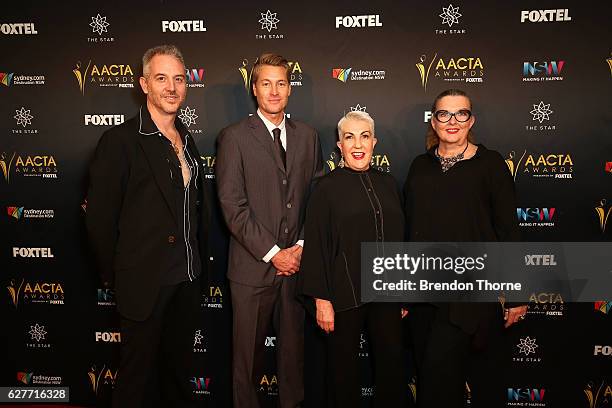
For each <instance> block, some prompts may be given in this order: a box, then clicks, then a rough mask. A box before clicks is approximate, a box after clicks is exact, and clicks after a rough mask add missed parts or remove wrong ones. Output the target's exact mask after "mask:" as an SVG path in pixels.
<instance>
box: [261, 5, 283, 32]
mask: <svg viewBox="0 0 612 408" xmlns="http://www.w3.org/2000/svg"><path fill="white" fill-rule="evenodd" d="M259 14H261V18H260V19H259V23H261V29H262V30H268V32H270V31H272V29H275V30H276V29H277V28H278V27H277V26H276V24H278V22H279V21H280V20H279V19H278V18H276V13H272V12H271V11H270V10H268V11H266V12H265V13H259Z"/></svg>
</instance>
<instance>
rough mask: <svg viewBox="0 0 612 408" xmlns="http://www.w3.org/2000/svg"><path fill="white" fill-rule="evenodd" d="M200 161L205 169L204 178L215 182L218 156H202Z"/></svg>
mask: <svg viewBox="0 0 612 408" xmlns="http://www.w3.org/2000/svg"><path fill="white" fill-rule="evenodd" d="M200 160H201V163H202V167H203V172H204V178H207V179H211V180H214V178H215V163H216V162H217V156H215V155H214V154H209V155H206V156H200Z"/></svg>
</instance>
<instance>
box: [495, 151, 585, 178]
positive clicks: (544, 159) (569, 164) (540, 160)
mask: <svg viewBox="0 0 612 408" xmlns="http://www.w3.org/2000/svg"><path fill="white" fill-rule="evenodd" d="M523 159H524V160H523ZM506 164H507V165H508V169H509V170H510V173H511V174H512V176H513V177H514V180H515V181H516V176H517V175H518V174H521V175H529V176H531V177H534V178H555V179H572V178H573V172H574V162H573V160H572V156H571V155H570V154H569V153H541V154H527V150H524V151H523V154H522V155H521V157H520V159H517V154H516V152H515V151H512V152H510V153H509V154H508V158H507V159H506Z"/></svg>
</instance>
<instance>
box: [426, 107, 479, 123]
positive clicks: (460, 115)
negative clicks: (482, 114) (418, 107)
mask: <svg viewBox="0 0 612 408" xmlns="http://www.w3.org/2000/svg"><path fill="white" fill-rule="evenodd" d="M453 116H454V117H455V119H456V120H457V122H467V121H468V120H470V118H471V117H472V112H471V111H469V110H467V109H461V110H460V111H457V112H454V113H453V112H449V111H445V110H439V111H436V113H434V117H435V118H436V120H437V121H438V122H442V123H446V122H448V121H449V120H451V118H452V117H453Z"/></svg>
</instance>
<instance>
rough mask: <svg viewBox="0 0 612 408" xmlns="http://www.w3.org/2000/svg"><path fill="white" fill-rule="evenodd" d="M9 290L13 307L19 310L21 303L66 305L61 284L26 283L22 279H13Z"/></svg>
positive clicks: (8, 287)
mask: <svg viewBox="0 0 612 408" xmlns="http://www.w3.org/2000/svg"><path fill="white" fill-rule="evenodd" d="M6 289H7V290H8V293H9V296H10V298H11V301H12V302H13V306H15V308H17V307H18V306H19V302H20V301H23V303H40V304H42V303H45V304H49V305H63V304H64V288H63V287H62V284H61V283H59V282H39V281H36V282H26V281H25V280H24V279H21V282H19V281H18V280H17V279H11V280H10V282H9V285H8V286H7V287H6Z"/></svg>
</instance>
